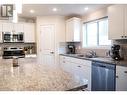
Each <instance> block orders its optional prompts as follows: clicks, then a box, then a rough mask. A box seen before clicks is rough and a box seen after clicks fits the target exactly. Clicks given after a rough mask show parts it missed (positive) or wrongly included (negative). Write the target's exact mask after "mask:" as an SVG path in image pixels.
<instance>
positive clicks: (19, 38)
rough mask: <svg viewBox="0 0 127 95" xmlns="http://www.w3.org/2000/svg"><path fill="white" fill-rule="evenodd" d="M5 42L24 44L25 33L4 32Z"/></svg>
mask: <svg viewBox="0 0 127 95" xmlns="http://www.w3.org/2000/svg"><path fill="white" fill-rule="evenodd" d="M3 42H4V43H10V42H20V43H21V42H24V33H22V32H19V33H11V32H3Z"/></svg>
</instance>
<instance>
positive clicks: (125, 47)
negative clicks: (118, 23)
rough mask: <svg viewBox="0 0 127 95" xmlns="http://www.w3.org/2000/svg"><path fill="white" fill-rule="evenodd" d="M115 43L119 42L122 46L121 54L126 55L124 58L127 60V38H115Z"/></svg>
mask: <svg viewBox="0 0 127 95" xmlns="http://www.w3.org/2000/svg"><path fill="white" fill-rule="evenodd" d="M113 44H119V45H120V47H121V54H122V55H123V57H124V60H127V39H123V40H114V41H113Z"/></svg>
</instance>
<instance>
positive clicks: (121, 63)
mask: <svg viewBox="0 0 127 95" xmlns="http://www.w3.org/2000/svg"><path fill="white" fill-rule="evenodd" d="M60 55H63V56H68V57H74V58H79V59H84V60H91V61H98V62H105V63H108V64H114V65H119V66H125V67H127V60H121V61H115V60H113V59H112V58H110V57H96V58H87V57H79V56H76V55H77V54H60Z"/></svg>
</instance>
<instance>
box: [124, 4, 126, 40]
mask: <svg viewBox="0 0 127 95" xmlns="http://www.w3.org/2000/svg"><path fill="white" fill-rule="evenodd" d="M124 18H125V20H124V21H125V25H124V27H125V39H127V27H126V26H127V5H126V4H125V5H124Z"/></svg>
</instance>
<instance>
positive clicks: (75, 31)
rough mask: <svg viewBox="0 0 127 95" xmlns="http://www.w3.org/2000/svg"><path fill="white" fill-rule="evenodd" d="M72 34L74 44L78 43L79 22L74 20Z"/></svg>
mask: <svg viewBox="0 0 127 95" xmlns="http://www.w3.org/2000/svg"><path fill="white" fill-rule="evenodd" d="M73 23H74V33H73V40H74V41H76V42H79V41H80V38H81V37H80V32H81V22H80V20H74V22H73Z"/></svg>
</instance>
